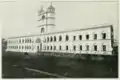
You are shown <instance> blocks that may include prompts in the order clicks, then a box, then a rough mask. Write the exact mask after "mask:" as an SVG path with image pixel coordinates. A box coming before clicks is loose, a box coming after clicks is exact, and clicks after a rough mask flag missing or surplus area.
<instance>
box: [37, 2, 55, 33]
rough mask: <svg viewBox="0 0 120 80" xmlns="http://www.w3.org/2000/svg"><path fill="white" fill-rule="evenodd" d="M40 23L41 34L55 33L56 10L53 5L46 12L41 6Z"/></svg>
mask: <svg viewBox="0 0 120 80" xmlns="http://www.w3.org/2000/svg"><path fill="white" fill-rule="evenodd" d="M38 22H39V25H38V27H39V28H40V34H44V33H50V32H51V31H53V29H54V27H55V8H54V7H53V6H52V3H51V4H50V6H49V7H48V8H47V10H46V11H44V10H43V7H42V6H41V9H40V11H39V20H38Z"/></svg>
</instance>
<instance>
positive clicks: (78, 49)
mask: <svg viewBox="0 0 120 80" xmlns="http://www.w3.org/2000/svg"><path fill="white" fill-rule="evenodd" d="M38 23H39V26H38V27H39V28H40V34H38V35H29V36H19V37H11V38H8V39H7V49H6V51H13V52H27V53H31V54H36V53H38V52H56V53H69V54H96V55H112V51H113V26H112V25H105V26H99V27H97V26H96V27H93V28H86V29H78V30H71V31H61V32H52V31H53V30H54V28H55V8H54V7H53V6H52V5H50V6H49V7H48V8H47V10H46V11H44V10H43V8H41V10H40V11H39V20H38Z"/></svg>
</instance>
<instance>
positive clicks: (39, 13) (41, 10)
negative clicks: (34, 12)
mask: <svg viewBox="0 0 120 80" xmlns="http://www.w3.org/2000/svg"><path fill="white" fill-rule="evenodd" d="M43 12H44V10H43V5H41V9H40V10H39V12H38V15H41V14H42V13H43Z"/></svg>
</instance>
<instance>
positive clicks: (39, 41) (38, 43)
mask: <svg viewBox="0 0 120 80" xmlns="http://www.w3.org/2000/svg"><path fill="white" fill-rule="evenodd" d="M36 44H37V51H38V52H40V51H41V50H42V43H41V39H40V38H37V39H36Z"/></svg>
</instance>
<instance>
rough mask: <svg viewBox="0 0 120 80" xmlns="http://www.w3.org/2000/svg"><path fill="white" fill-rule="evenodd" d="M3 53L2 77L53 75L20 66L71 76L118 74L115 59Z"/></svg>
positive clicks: (112, 75) (100, 76) (113, 75)
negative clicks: (16, 66)
mask: <svg viewBox="0 0 120 80" xmlns="http://www.w3.org/2000/svg"><path fill="white" fill-rule="evenodd" d="M4 54H5V55H4V56H3V57H2V74H4V75H3V77H4V78H6V77H7V78H10V77H12V78H27V77H30V78H35V77H36V78H37V77H39V78H43V77H44V78H45V77H47V78H48V77H53V76H47V75H43V74H38V73H31V72H28V71H25V70H24V69H22V67H30V68H34V69H40V70H43V71H47V72H50V73H57V74H59V75H63V76H66V77H71V78H88V77H89V78H116V77H117V74H118V69H117V68H118V67H117V60H116V61H115V60H114V61H101V62H99V61H90V60H81V59H74V58H67V57H65V58H64V57H63V58H62V57H54V56H34V57H28V56H25V55H22V54H20V53H12V52H9V53H4ZM11 65H19V66H20V68H13V67H12V66H11Z"/></svg>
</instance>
